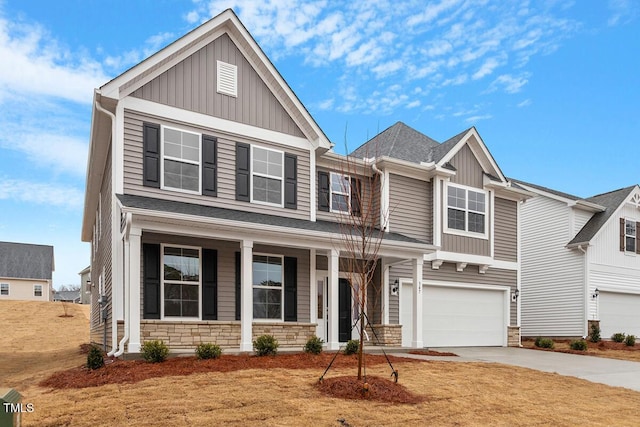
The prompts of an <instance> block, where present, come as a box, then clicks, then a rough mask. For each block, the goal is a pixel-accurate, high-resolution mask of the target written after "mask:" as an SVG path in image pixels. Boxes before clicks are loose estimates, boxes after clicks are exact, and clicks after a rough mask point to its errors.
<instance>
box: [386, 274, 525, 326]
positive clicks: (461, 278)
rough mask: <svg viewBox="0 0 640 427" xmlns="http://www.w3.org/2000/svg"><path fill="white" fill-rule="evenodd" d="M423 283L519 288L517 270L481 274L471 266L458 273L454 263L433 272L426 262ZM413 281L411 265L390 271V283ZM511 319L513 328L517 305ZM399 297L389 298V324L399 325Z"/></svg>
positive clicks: (513, 309) (514, 305)
mask: <svg viewBox="0 0 640 427" xmlns="http://www.w3.org/2000/svg"><path fill="white" fill-rule="evenodd" d="M422 275H423V281H424V282H429V281H438V282H451V283H465V284H482V285H499V286H509V287H510V288H511V291H512V292H513V290H515V288H516V286H517V272H516V270H503V269H497V268H489V270H487V272H486V273H484V274H480V273H479V272H478V266H477V265H469V266H467V267H466V268H465V269H464V270H463V271H461V272H458V271H456V265H455V264H452V263H447V262H445V263H443V264H442V265H441V266H440V269H438V270H433V269H432V268H431V263H430V262H425V263H424V266H423V270H422ZM401 278H404V279H411V278H413V269H412V267H411V264H410V263H403V264H399V265H394V266H393V267H391V270H390V271H389V282H390V283H393V282H394V281H395V280H396V279H398V280H399V279H401ZM509 309H510V314H511V318H510V319H509V321H510V324H511V325H512V326H514V325H517V322H518V311H517V310H518V307H517V303H514V302H511V303H510V307H509ZM398 322H399V313H398V297H397V296H391V297H390V298H389V323H391V324H398Z"/></svg>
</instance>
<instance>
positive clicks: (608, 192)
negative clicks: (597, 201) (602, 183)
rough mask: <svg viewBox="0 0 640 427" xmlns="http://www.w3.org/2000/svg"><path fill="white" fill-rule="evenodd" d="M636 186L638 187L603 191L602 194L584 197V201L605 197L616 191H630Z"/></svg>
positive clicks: (633, 186)
mask: <svg viewBox="0 0 640 427" xmlns="http://www.w3.org/2000/svg"><path fill="white" fill-rule="evenodd" d="M637 186H638V184H633V185H630V186H628V187H622V188H618V189H617V190H610V191H605V192H604V193H600V194H594V195H593V196H589V197H585V200H586V199H593V198H595V197H601V196H606V195H607V194H611V193H617V192H618V191H623V190H630V189H632V188H635V187H637Z"/></svg>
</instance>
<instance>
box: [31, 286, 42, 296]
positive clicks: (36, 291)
mask: <svg viewBox="0 0 640 427" xmlns="http://www.w3.org/2000/svg"><path fill="white" fill-rule="evenodd" d="M33 296H34V297H41V296H42V285H33Z"/></svg>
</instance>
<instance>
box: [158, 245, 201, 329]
mask: <svg viewBox="0 0 640 427" xmlns="http://www.w3.org/2000/svg"><path fill="white" fill-rule="evenodd" d="M162 258H163V261H162V265H163V269H164V272H163V282H162V284H163V292H162V295H163V313H164V317H165V318H166V317H190V318H199V317H200V303H199V302H200V249H197V248H187V247H174V246H164V249H163V252H162Z"/></svg>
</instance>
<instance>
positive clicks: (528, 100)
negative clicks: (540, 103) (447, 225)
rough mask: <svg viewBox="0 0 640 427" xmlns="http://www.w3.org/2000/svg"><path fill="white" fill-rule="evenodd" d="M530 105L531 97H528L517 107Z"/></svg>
mask: <svg viewBox="0 0 640 427" xmlns="http://www.w3.org/2000/svg"><path fill="white" fill-rule="evenodd" d="M529 105H531V99H529V98H527V99H525V100H524V101H522V102H520V103H518V105H517V107H518V108H523V107H528V106H529Z"/></svg>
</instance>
